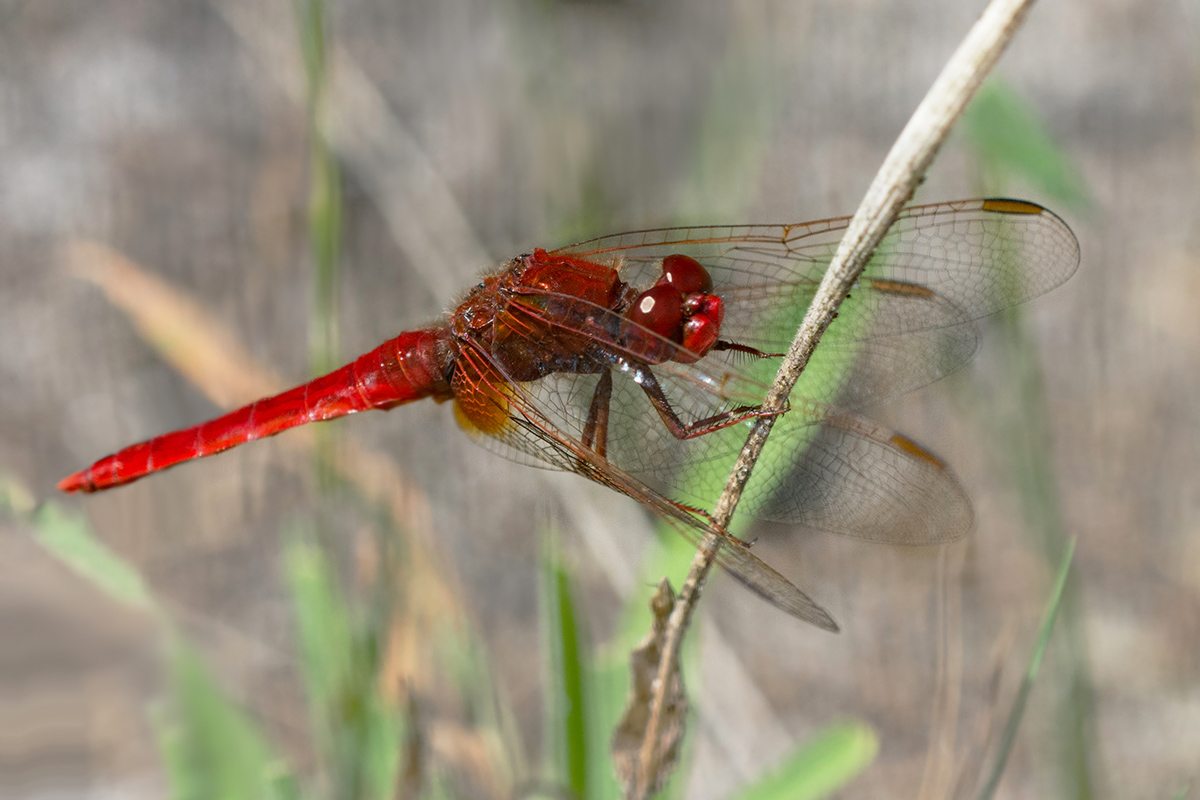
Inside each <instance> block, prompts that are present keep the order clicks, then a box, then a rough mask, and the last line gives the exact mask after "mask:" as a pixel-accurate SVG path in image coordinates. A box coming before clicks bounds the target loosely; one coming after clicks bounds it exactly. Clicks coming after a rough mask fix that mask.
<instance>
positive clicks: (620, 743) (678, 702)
mask: <svg viewBox="0 0 1200 800" xmlns="http://www.w3.org/2000/svg"><path fill="white" fill-rule="evenodd" d="M674 605H675V592H674V590H673V589H672V588H671V583H670V581H668V580H667V579H666V578H663V579H662V580H661V581H659V584H658V588H657V589H656V590H655V592H654V595H653V596H652V597H651V598H650V613H651V614H653V615H654V619H653V621H652V625H651V629H650V632H649V633H647V634H646V636H645V638H644V639H642V641H641V643H640V644H638V646H637V648H635V649H634V651H633V652H632V653H630V656H629V673H630V682H629V698H628V700H626V703H625V713H624V714H623V715H622V716H621V721H620V722H619V723H618V724H617V728H616V730H615V731H613V737H612V743H611V746H610V751H611V753H612V759H613V769H614V770H615V771H616V773H617V780H618V781H620V782H621V787H622V789H623V791H624V792H625V793H626V794H629V793H630V792H632V791H634V789H635V785H636V783H637V778H638V762H639V756H640V755H641V750H642V739H643V738H645V735H646V725H647V724H648V723H649V722H650V708H651V702H652V701H653V699H654V682H655V680H656V679H657V678H658V662H659V659H660V658H661V657H662V645H663V636H664V633H665V632H666V629H667V619H668V617H670V615H671V608H672V607H673V606H674ZM687 713H688V700H687V694H686V691H685V690H684V687H683V676H682V675H680V674H679V668H678V665H676V668H675V669H674V670H673V671H672V672H671V677H670V686H669V687H668V691H667V704H666V708H665V709H664V712H663V721H662V727H661V733H660V735H659V736H658V743H659V747H658V753H657V754H656V757H655V766H654V770H653V775H652V778H651V786H650V791H652V792H657V791H659V790H660V789H662V787H663V784H664V783H666V780H667V778H668V777H670V775H671V772H672V771H673V770H674V769H675V765H676V764H677V763H678V761H679V753H680V749H681V747H682V745H683V732H684V726H685V724H686V722H687Z"/></svg>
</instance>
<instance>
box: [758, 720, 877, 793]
mask: <svg viewBox="0 0 1200 800" xmlns="http://www.w3.org/2000/svg"><path fill="white" fill-rule="evenodd" d="M878 752H879V737H878V735H877V734H876V733H875V731H874V729H873V728H871V727H869V726H867V725H863V724H861V723H850V722H846V723H839V724H835V725H830V726H829V727H827V728H825V730H823V731H821V732H820V733H818V734H817V735H816V737H814V738H813V740H812V741H810V742H808V743H807V744H805V745H803V746H801V747H799V748H797V749H796V751H795V752H793V753H792V754H791V755H790V756H789V757H788V758H786V759H785V760H784V762H783V763H782V764H780V765H779V766H778V767H776V768H775V769H774V770H772V771H771V773H770V774H768V775H766V776H765V777H763V778H762V779H760V780H759V781H758V782H757V783H755V784H753V785H752V786H750V787H749V788H747V789H745V790H744V791H742V792H739V793H738V794H737V798H738V800H816V798H821V797H827V796H829V795H831V794H833V793H834V792H836V791H839V790H841V789H842V788H843V787H844V786H845V785H846V784H847V783H849V782H850V781H851V780H852V779H853V778H854V777H855V776H857V775H858V774H859V773H860V772H862V771H863V770H864V769H866V768H867V767H868V766H870V765H871V762H872V761H874V760H875V754H876V753H878Z"/></svg>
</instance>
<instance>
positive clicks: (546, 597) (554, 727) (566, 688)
mask: <svg viewBox="0 0 1200 800" xmlns="http://www.w3.org/2000/svg"><path fill="white" fill-rule="evenodd" d="M541 561H542V604H541V608H542V617H543V630H544V631H545V643H544V647H545V652H546V664H547V673H548V674H547V676H546V677H547V680H546V698H545V704H546V713H547V725H546V741H547V746H548V748H547V749H548V751H549V753H548V754H549V756H550V758H551V765H552V770H553V772H552V775H553V780H554V781H555V782H557V783H558V784H559V785H560V786H562V787H563V789H564V791H565V792H566V793H567V794H568V795H570V796H571V797H577V798H584V797H587V791H588V773H589V771H590V770H591V769H592V768H593V765H592V764H590V763H589V761H590V759H592V758H593V756H592V755H591V751H592V750H594V748H590V747H589V742H588V711H589V706H588V704H589V700H590V696H589V695H590V692H589V691H588V689H589V687H588V685H587V684H588V675H587V671H588V670H587V664H586V654H585V652H584V644H583V636H582V631H581V628H580V621H579V617H578V613H577V611H576V608H575V599H574V593H573V591H572V589H571V579H570V575H569V574H568V572H567V569H566V567H565V565H564V564H563V563H562V560H561V559H560V558H559V556H558V553H557V552H556V550H555V547H554V544H553V542H552V539H551V536H550V535H549V534H548V535H546V536H544V537H543V546H542V554H541Z"/></svg>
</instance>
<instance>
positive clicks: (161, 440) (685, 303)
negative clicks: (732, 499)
mask: <svg viewBox="0 0 1200 800" xmlns="http://www.w3.org/2000/svg"><path fill="white" fill-rule="evenodd" d="M848 222H849V219H848V218H838V219H829V220H822V221H818V222H807V223H802V224H796V225H742V226H732V227H700V228H669V229H661V230H650V231H640V232H637V233H625V234H619V235H615V236H606V237H602V238H599V239H593V240H591V241H588V242H584V243H582V244H578V245H574V246H572V247H565V248H562V249H559V250H553V251H545V250H534V251H533V253H532V254H526V255H521V256H517V257H516V258H514V259H512V260H511V261H509V262H508V263H506V264H504V265H503V266H502V267H501V268H500V269H499V270H497V271H496V272H494V273H492V274H490V275H487V276H486V277H484V278H483V279H482V280H481V281H480V282H479V284H477V285H476V286H475V287H474V288H473V289H471V291H470V292H469V293H468V294H467V295H466V298H465V299H464V300H463V301H462V302H461V303H460V304H459V305H458V307H457V308H456V309H454V311H452V312H451V313H450V314H449V315H448V316H447V317H446V318H445V319H443V320H442V321H441V322H440V323H439V324H437V325H435V326H432V327H429V328H424V329H421V330H414V331H408V332H405V333H402V334H400V335H399V336H397V337H396V338H395V339H392V340H390V341H388V342H385V343H384V344H382V345H380V346H379V347H378V348H376V349H375V350H372V351H371V352H369V353H367V354H365V355H363V356H360V357H359V358H357V359H356V360H354V361H353V362H351V363H349V364H347V365H346V366H344V367H342V368H341V369H338V370H336V371H334V372H332V373H330V374H328V375H326V376H324V377H321V378H317V379H315V380H313V381H311V382H309V383H306V384H304V385H302V386H298V387H296V388H294V389H291V390H289V391H286V392H283V393H282V394H279V395H276V396H274V397H269V398H265V399H262V400H259V401H257V402H255V403H252V404H251V405H248V406H246V407H244V408H242V409H239V410H237V411H233V412H231V413H229V414H226V415H224V416H222V417H219V418H217V419H214V420H211V421H209V422H205V423H203V424H201V425H197V426H195V427H192V428H188V429H186V430H180V431H175V432H173V433H167V434H164V435H162V436H158V437H155V438H154V439H151V440H149V441H147V442H142V443H141V444H135V445H133V446H131V447H127V448H125V449H124V450H121V451H120V452H118V453H116V454H115V455H111V456H108V457H107V458H103V459H101V460H100V461H97V462H96V463H95V464H93V465H92V466H91V467H89V468H88V469H85V470H83V471H82V472H78V473H76V474H74V475H71V476H70V477H68V478H66V479H64V480H63V481H62V482H61V483H60V484H59V488H60V489H62V490H63V491H66V492H95V491H100V490H103V489H109V488H112V487H114V486H120V485H122V484H126V483H130V482H131V481H135V480H137V479H139V478H142V477H144V476H146V475H148V474H150V473H152V472H157V471H159V470H163V469H166V468H167V467H171V466H174V465H176V464H179V463H181V462H183V461H189V460H191V459H195V458H201V457H204V456H209V455H213V454H215V453H219V452H221V451H222V450H226V449H228V448H230V447H235V446H237V445H239V444H242V443H244V442H249V441H252V440H254V439H260V438H262V437H264V436H272V435H274V434H277V433H280V432H281V431H284V430H286V429H288V428H291V427H294V426H297V425H303V424H305V423H308V422H315V421H319V420H327V419H332V418H334V417H341V416H344V415H347V414H354V413H357V412H359V411H365V410H368V409H384V410H387V409H390V408H393V407H395V406H398V405H401V404H403V403H407V402H410V401H413V400H419V399H421V398H425V397H431V398H433V399H434V400H435V401H437V402H444V401H447V400H453V401H454V412H455V415H456V417H457V419H458V422H459V423H460V425H461V426H462V427H463V428H464V429H465V430H466V431H467V433H468V434H469V435H470V436H471V437H472V438H474V439H475V440H476V441H477V442H479V443H481V444H483V445H484V446H486V447H488V448H489V449H491V450H493V451H495V452H498V453H500V454H502V455H504V456H507V457H509V458H513V459H515V460H517V461H520V462H523V463H527V464H532V465H535V466H540V467H548V468H553V469H561V470H567V471H569V472H575V473H578V474H580V475H582V476H584V477H586V478H589V479H591V480H594V481H597V482H599V483H602V484H604V485H606V486H609V487H611V488H613V489H615V490H617V491H619V492H622V493H624V494H626V495H629V496H630V497H632V498H634V499H636V500H638V501H640V502H641V503H643V504H644V505H646V506H647V507H648V508H650V509H651V510H652V511H654V512H655V513H657V514H658V515H660V516H661V517H663V518H665V519H667V520H669V521H671V522H672V523H674V526H675V527H676V528H677V529H679V530H680V531H681V532H683V533H685V534H686V535H689V536H691V537H692V538H695V537H697V536H699V535H700V534H702V533H704V532H706V531H714V530H715V531H717V532H719V533H722V534H724V535H726V536H727V537H728V538H727V543H726V544H725V546H723V547H721V548H720V550H719V553H718V561H719V563H721V564H722V565H723V566H724V567H725V569H726V570H728V571H729V572H730V573H731V574H733V575H734V577H735V578H737V579H738V580H739V581H740V582H741V583H743V584H745V585H746V586H747V587H749V588H750V589H751V590H753V591H754V592H756V593H757V594H759V595H760V596H762V597H763V598H765V599H766V600H768V601H769V602H771V603H773V604H774V605H776V606H778V607H779V608H782V609H783V610H785V611H787V612H789V613H791V614H793V615H794V616H797V617H799V618H801V619H803V620H806V621H808V622H811V623H813V624H815V625H817V626H819V627H822V628H825V629H827V630H831V631H836V630H837V624H836V623H835V622H834V621H833V619H832V618H831V617H830V616H829V614H827V613H826V612H825V610H824V609H822V608H821V607H820V606H819V605H818V604H817V603H816V602H814V601H813V600H812V599H810V598H809V597H808V596H807V595H806V594H804V593H803V592H802V591H801V590H800V589H798V588H797V587H795V586H794V585H793V584H792V583H790V582H789V581H788V580H787V579H785V578H784V577H783V576H781V575H780V574H779V573H777V572H776V571H775V570H773V569H772V568H771V567H769V566H767V565H766V564H765V563H764V562H763V561H762V560H761V559H759V558H758V557H757V556H755V555H753V554H752V553H751V552H750V549H749V546H748V545H746V544H744V543H742V542H740V540H738V539H736V538H734V537H732V536H730V535H729V534H728V533H727V532H726V531H724V530H721V529H718V528H716V526H715V525H714V524H713V522H712V521H711V519H710V518H709V517H708V516H707V515H706V514H705V513H704V512H703V511H701V510H699V505H700V504H701V503H703V502H704V499H705V498H706V497H707V498H709V499H710V500H711V497H712V496H714V493H715V491H716V490H717V489H719V488H720V486H722V485H723V484H724V476H725V475H727V474H728V470H729V467H730V465H731V464H732V460H733V458H734V456H735V455H736V453H737V452H738V450H739V449H740V447H741V444H742V442H743V440H744V438H745V433H746V430H745V426H744V423H747V422H751V421H753V419H754V418H756V417H759V416H761V415H762V414H763V412H762V411H761V410H760V409H761V403H762V399H763V397H764V395H765V392H766V389H767V385H768V383H769V382H770V379H771V375H773V373H774V370H775V368H776V366H777V363H778V358H779V356H780V354H781V353H782V351H784V350H786V348H787V346H788V344H789V342H790V340H791V338H792V336H793V334H794V332H795V330H796V328H797V326H798V323H799V321H800V319H801V318H802V317H803V314H804V312H805V310H806V308H807V306H808V302H809V300H810V299H811V297H812V295H813V293H814V292H815V290H816V287H817V285H818V283H819V282H820V279H821V277H822V275H823V274H824V271H825V269H826V267H827V266H828V264H829V261H830V259H831V258H832V256H833V253H834V251H835V249H836V247H837V244H838V241H839V239H840V238H841V236H842V233H843V232H844V230H845V228H846V225H847V223H848ZM1078 262H1079V245H1078V242H1077V241H1076V239H1075V237H1074V235H1073V234H1072V233H1071V230H1070V229H1069V228H1068V227H1067V226H1066V224H1065V223H1064V222H1063V221H1062V220H1061V219H1059V218H1058V217H1057V216H1056V215H1054V214H1053V213H1051V212H1050V211H1048V210H1046V209H1044V208H1042V207H1041V206H1039V205H1036V204H1033V203H1029V202H1025V201H1018V200H1001V199H991V200H967V201H962V202H953V203H938V204H933V205H926V206H916V207H912V208H909V209H907V210H906V211H904V212H903V213H902V214H901V215H900V218H899V220H898V221H897V222H896V223H895V225H894V226H893V227H892V229H891V230H890V231H889V233H888V235H887V237H886V238H885V239H884V241H883V243H882V245H881V246H880V248H879V250H878V251H877V252H876V254H875V256H874V258H873V259H872V262H871V263H870V265H869V266H868V269H867V271H866V272H865V273H864V275H863V277H862V278H860V280H859V281H858V283H857V285H856V287H855V288H854V290H853V291H852V292H851V296H850V298H849V299H848V300H847V301H846V303H845V304H844V305H843V306H842V310H841V312H840V317H839V319H837V320H836V321H835V322H834V323H833V324H832V325H831V326H830V328H829V331H828V332H827V333H826V335H825V338H824V340H823V341H822V344H821V347H820V348H819V349H818V351H817V356H816V357H815V358H814V360H813V362H812V363H811V364H810V368H809V369H808V370H806V372H805V375H804V376H802V380H801V383H800V385H798V387H797V391H796V392H795V393H794V394H793V396H792V399H791V401H790V408H789V410H788V411H787V412H785V413H784V414H783V415H782V418H781V419H780V420H779V421H778V422H777V424H776V426H775V431H774V432H773V434H772V439H771V441H770V442H769V443H768V446H767V450H766V451H765V452H764V454H763V457H762V458H761V459H760V460H759V462H758V465H757V467H756V476H757V477H756V480H755V481H754V482H752V484H751V485H752V487H753V489H754V491H752V492H750V493H748V494H747V495H746V496H745V497H744V498H743V500H742V503H741V509H742V510H744V511H747V512H749V513H750V514H751V515H753V516H759V517H763V518H768V519H776V520H784V521H791V522H795V523H798V524H801V525H803V526H806V527H809V528H813V529H818V530H825V531H832V532H836V533H844V534H849V535H852V536H857V537H861V538H864V539H868V540H873V541H878V542H887V543H893V544H908V545H923V544H939V543H944V542H950V541H953V540H955V539H958V538H960V537H962V536H963V535H965V534H966V533H967V532H968V531H969V530H970V528H971V526H972V523H973V517H972V511H971V505H970V502H969V501H968V500H967V497H966V494H965V492H964V491H963V489H962V487H961V486H960V484H959V483H958V481H957V479H956V478H955V477H954V475H953V473H952V472H951V471H950V470H949V469H948V468H947V467H946V465H945V464H944V463H943V462H942V461H941V460H940V459H938V457H937V456H935V455H933V454H932V453H930V452H929V451H928V450H926V449H924V448H923V447H921V446H920V445H918V444H917V443H915V442H913V441H912V440H911V439H908V438H907V437H904V436H903V435H901V434H898V433H895V432H893V431H891V430H888V429H886V428H884V427H882V426H880V425H878V424H877V423H874V422H872V421H870V420H868V419H866V418H865V417H862V416H860V415H859V414H858V413H857V411H858V410H859V409H861V408H862V407H863V406H866V405H870V404H872V403H875V402H877V401H879V400H882V399H884V398H886V397H889V396H892V395H895V394H899V393H902V392H905V391H908V390H911V389H914V388H916V387H918V386H922V385H924V384H927V383H930V382H932V381H934V380H936V379H938V378H939V377H941V376H943V375H945V374H946V373H948V372H950V371H951V370H954V369H956V368H957V367H959V366H961V365H962V364H964V363H966V361H968V360H969V359H970V358H971V356H972V354H973V353H974V350H975V343H976V331H975V326H974V325H973V324H972V320H975V319H978V318H980V317H983V316H986V315H988V314H991V313H993V312H995V311H998V310H1000V309H1002V308H1005V307H1008V306H1011V305H1014V304H1016V303H1019V302H1021V301H1023V300H1026V299H1028V298H1031V297H1034V296H1036V295H1039V294H1041V293H1043V292H1045V291H1047V290H1049V289H1051V288H1053V287H1054V286H1057V285H1058V284H1060V283H1062V282H1063V281H1065V280H1066V279H1067V278H1068V277H1070V275H1071V274H1072V273H1073V272H1074V270H1075V268H1076V266H1077V265H1078ZM834 403H836V405H835V404H834Z"/></svg>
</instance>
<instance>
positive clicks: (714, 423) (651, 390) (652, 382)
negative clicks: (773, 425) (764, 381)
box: [638, 367, 787, 439]
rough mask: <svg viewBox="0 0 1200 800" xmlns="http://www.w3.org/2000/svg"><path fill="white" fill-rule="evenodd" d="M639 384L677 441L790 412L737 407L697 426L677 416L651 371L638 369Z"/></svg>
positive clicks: (706, 418) (699, 421)
mask: <svg viewBox="0 0 1200 800" xmlns="http://www.w3.org/2000/svg"><path fill="white" fill-rule="evenodd" d="M638 384H639V385H640V386H641V387H642V391H643V392H645V393H646V396H647V397H649V398H650V402H651V403H652V404H653V405H654V410H655V411H657V412H658V416H660V417H661V418H662V421H663V424H664V425H666V426H667V430H669V431H670V432H671V435H672V436H674V437H675V438H676V439H694V438H696V437H697V436H704V435H705V434H708V433H712V432H713V431H719V430H721V429H722V428H728V427H729V426H730V425H736V424H737V423H739V422H744V421H746V420H748V419H754V418H756V417H775V416H779V415H780V414H783V413H785V412H786V411H787V409H783V410H781V411H763V408H762V406H738V407H737V408H731V409H729V410H728V411H722V412H721V413H720V414H713V415H712V416H711V417H705V418H704V419H698V420H696V421H695V422H684V421H683V420H682V419H680V418H679V415H678V414H677V413H675V409H674V408H672V407H671V401H670V400H668V399H667V396H666V394H665V393H664V392H663V390H662V386H660V385H659V383H658V379H657V378H655V377H654V373H653V372H651V371H650V369H649V368H648V367H640V368H639V369H638Z"/></svg>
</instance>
